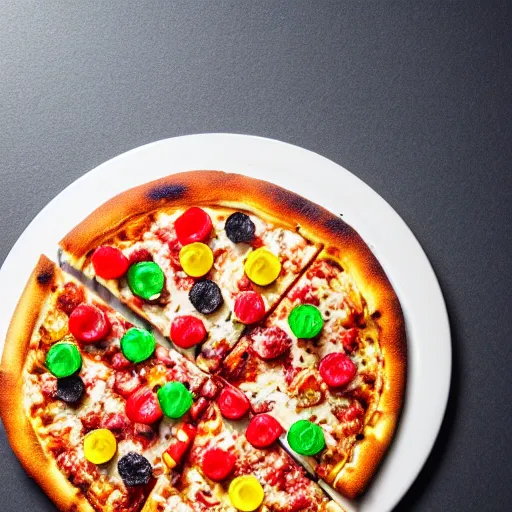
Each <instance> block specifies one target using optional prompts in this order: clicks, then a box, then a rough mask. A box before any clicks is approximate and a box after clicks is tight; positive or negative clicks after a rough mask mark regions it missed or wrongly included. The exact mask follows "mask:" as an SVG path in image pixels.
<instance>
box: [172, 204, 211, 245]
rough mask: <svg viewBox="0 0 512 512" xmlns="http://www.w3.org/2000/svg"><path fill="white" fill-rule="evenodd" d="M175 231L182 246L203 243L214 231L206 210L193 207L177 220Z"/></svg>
mask: <svg viewBox="0 0 512 512" xmlns="http://www.w3.org/2000/svg"><path fill="white" fill-rule="evenodd" d="M174 229H175V230H176V236H177V237H178V240H179V242H180V243H181V244H182V245H187V244H191V243H193V242H203V241H204V240H206V239H207V238H208V236H209V235H210V233H211V231H212V219H211V218H210V216H209V215H208V214H207V213H206V212H205V211H204V210H202V209H201V208H198V207H197V206H193V207H192V208H189V209H188V210H187V211H186V212H184V213H182V214H181V215H180V216H179V217H178V218H177V219H176V220H175V222H174Z"/></svg>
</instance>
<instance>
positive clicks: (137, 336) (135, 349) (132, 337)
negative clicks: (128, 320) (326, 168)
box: [121, 327, 156, 363]
mask: <svg viewBox="0 0 512 512" xmlns="http://www.w3.org/2000/svg"><path fill="white" fill-rule="evenodd" d="M155 347H156V342H155V337H154V336H153V335H152V334H151V333H150V332H149V331H146V330H145V329H139V328H138V327H131V328H130V329H128V330H127V331H126V332H125V333H124V335H123V337H122V338H121V351H122V352H123V355H124V357H126V359H128V361H131V362H133V363H140V362H142V361H145V360H146V359H148V358H149V357H151V355H152V354H153V352H154V351H155Z"/></svg>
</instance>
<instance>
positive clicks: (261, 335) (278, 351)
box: [250, 325, 292, 360]
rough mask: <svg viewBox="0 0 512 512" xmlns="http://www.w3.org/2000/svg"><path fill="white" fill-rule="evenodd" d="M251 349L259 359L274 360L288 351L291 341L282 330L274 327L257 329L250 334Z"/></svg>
mask: <svg viewBox="0 0 512 512" xmlns="http://www.w3.org/2000/svg"><path fill="white" fill-rule="evenodd" d="M250 338H251V340H252V345H251V346H252V349H253V350H254V352H256V354H258V355H259V356H260V357H261V359H264V360H268V359H275V358H276V357H279V356H281V355H282V354H284V353H285V352H286V351H288V350H289V349H290V347H291V345H292V340H291V338H290V336H288V334H286V332H285V331H283V329H281V328H280V327H277V326H276V325H274V326H272V327H258V328H257V329H255V330H254V331H253V332H252V333H251V334H250Z"/></svg>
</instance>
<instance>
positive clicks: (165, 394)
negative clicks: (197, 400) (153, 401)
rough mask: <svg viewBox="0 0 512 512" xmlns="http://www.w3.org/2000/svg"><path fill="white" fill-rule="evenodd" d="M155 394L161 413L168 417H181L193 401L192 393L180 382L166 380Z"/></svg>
mask: <svg viewBox="0 0 512 512" xmlns="http://www.w3.org/2000/svg"><path fill="white" fill-rule="evenodd" d="M157 395H158V401H159V402H160V407H161V408H162V411H163V413H164V414H165V415H166V416H167V417H169V418H174V419H178V418H181V417H182V416H183V415H184V414H185V413H186V412H187V411H188V410H189V409H190V407H191V406H192V403H193V399H192V393H191V392H190V391H189V390H188V389H187V388H186V387H185V385H184V384H182V383H181V382H176V381H175V382H167V384H165V385H164V386H163V387H161V388H160V389H159V390H158V392H157Z"/></svg>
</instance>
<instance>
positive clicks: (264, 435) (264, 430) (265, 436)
mask: <svg viewBox="0 0 512 512" xmlns="http://www.w3.org/2000/svg"><path fill="white" fill-rule="evenodd" d="M283 432H284V430H283V427H282V426H281V424H280V423H279V422H278V421H277V420H276V419H275V418H273V417H272V416H270V414H258V415H256V416H254V417H253V418H252V419H251V421H250V422H249V425H248V427H247V431H246V433H245V437H246V438H247V441H249V443H251V444H252V445H253V446H254V447H255V448H267V447H268V446H270V445H271V444H273V443H275V442H276V441H277V439H278V438H279V436H280V435H281V434H282V433H283Z"/></svg>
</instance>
